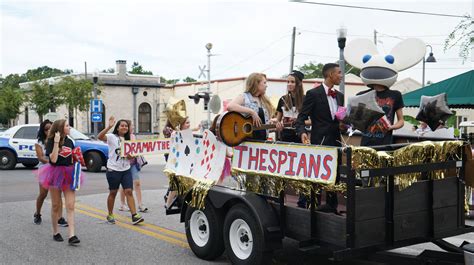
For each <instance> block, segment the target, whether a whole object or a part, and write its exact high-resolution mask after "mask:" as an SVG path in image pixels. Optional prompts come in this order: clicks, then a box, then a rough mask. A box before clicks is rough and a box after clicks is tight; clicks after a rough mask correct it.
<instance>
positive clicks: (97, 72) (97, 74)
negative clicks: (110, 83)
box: [92, 70, 99, 137]
mask: <svg viewBox="0 0 474 265" xmlns="http://www.w3.org/2000/svg"><path fill="white" fill-rule="evenodd" d="M92 81H93V82H94V100H97V81H99V71H97V70H95V71H94V73H93V74H92ZM92 127H93V128H94V135H95V136H96V137H97V134H99V130H98V129H99V125H98V124H97V123H96V122H93V123H92Z"/></svg>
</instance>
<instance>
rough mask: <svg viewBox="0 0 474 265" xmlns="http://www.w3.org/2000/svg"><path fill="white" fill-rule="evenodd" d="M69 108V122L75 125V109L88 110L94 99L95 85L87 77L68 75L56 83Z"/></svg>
mask: <svg viewBox="0 0 474 265" xmlns="http://www.w3.org/2000/svg"><path fill="white" fill-rule="evenodd" d="M55 86H56V87H57V89H58V90H59V91H60V94H61V98H62V101H63V102H64V104H66V106H67V109H68V116H69V124H70V125H71V126H74V111H77V110H79V111H87V110H88V108H89V102H90V100H91V99H92V89H93V85H92V83H91V82H90V81H88V80H85V79H76V78H74V77H72V76H66V77H64V78H62V79H61V81H59V82H58V83H57V84H55Z"/></svg>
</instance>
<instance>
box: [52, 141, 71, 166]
mask: <svg viewBox="0 0 474 265" xmlns="http://www.w3.org/2000/svg"><path fill="white" fill-rule="evenodd" d="M53 147H54V140H53V139H49V140H48V141H47V142H46V155H47V156H49V154H51V152H53ZM72 149H74V142H73V141H72V140H71V139H70V138H69V137H66V138H65V139H64V144H63V146H61V147H60V148H59V152H58V160H56V163H53V162H51V159H50V160H49V163H50V164H51V165H55V166H70V165H72V164H73V163H72Z"/></svg>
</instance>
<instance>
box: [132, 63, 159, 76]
mask: <svg viewBox="0 0 474 265" xmlns="http://www.w3.org/2000/svg"><path fill="white" fill-rule="evenodd" d="M129 73H131V74H141V75H153V72H152V71H147V70H143V66H141V65H140V64H139V63H138V62H133V64H132V71H130V72H129Z"/></svg>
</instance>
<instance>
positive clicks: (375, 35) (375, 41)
mask: <svg viewBox="0 0 474 265" xmlns="http://www.w3.org/2000/svg"><path fill="white" fill-rule="evenodd" d="M374 44H375V46H377V30H375V29H374Z"/></svg>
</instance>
